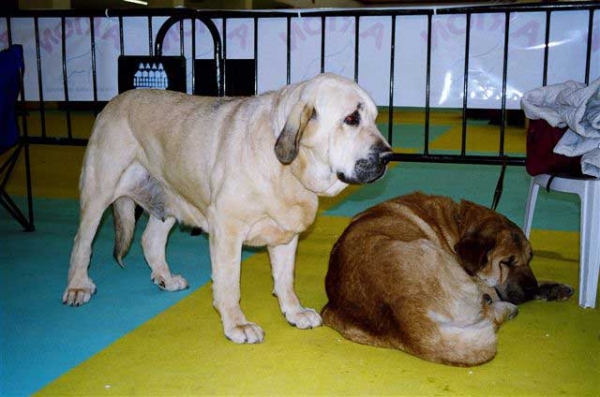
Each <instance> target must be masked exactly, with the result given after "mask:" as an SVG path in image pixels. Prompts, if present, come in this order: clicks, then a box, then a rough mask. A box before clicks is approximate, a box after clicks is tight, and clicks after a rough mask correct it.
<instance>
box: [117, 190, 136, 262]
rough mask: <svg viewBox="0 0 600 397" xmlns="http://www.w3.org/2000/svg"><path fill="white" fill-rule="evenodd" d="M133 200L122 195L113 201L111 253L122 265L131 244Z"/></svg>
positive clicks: (133, 219) (133, 217)
mask: <svg viewBox="0 0 600 397" xmlns="http://www.w3.org/2000/svg"><path fill="white" fill-rule="evenodd" d="M135 205H136V204H135V201H133V199H131V198H129V197H126V196H123V197H120V198H118V199H117V200H115V202H114V203H113V205H112V207H113V217H114V219H115V249H114V252H113V255H114V257H115V259H116V260H117V262H118V263H119V265H120V266H121V267H123V257H124V256H125V254H126V253H127V251H128V250H129V247H130V246H131V240H132V239H133V232H134V230H135Z"/></svg>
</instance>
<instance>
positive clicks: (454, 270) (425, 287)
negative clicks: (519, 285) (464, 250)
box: [322, 193, 514, 366]
mask: <svg viewBox="0 0 600 397" xmlns="http://www.w3.org/2000/svg"><path fill="white" fill-rule="evenodd" d="M461 205H462V203H461V204H457V203H455V202H453V201H452V200H451V199H449V198H445V197H438V196H427V195H424V194H422V193H415V194H411V195H408V196H404V197H399V198H397V199H394V200H390V201H388V202H385V203H382V204H380V205H377V206H375V207H373V208H371V209H369V210H367V211H365V212H363V213H361V214H359V215H358V216H356V217H355V218H354V219H353V220H352V222H351V223H350V225H349V226H348V228H347V229H346V230H345V231H344V233H343V234H342V236H341V237H340V239H339V240H338V241H337V243H336V244H335V246H334V248H333V250H332V252H331V257H330V262H329V271H328V273H327V277H326V290H327V295H328V298H329V302H328V303H327V305H326V306H325V307H324V308H323V311H322V315H323V320H324V322H325V324H327V325H329V326H330V327H332V328H334V329H336V330H337V331H339V332H340V333H341V334H342V335H343V336H345V337H346V338H348V339H350V340H353V341H355V342H358V343H363V344H369V345H375V346H380V347H390V348H397V349H400V350H404V351H406V352H409V353H411V354H413V355H416V356H418V357H421V358H424V359H426V360H429V361H434V362H441V363H446V364H452V365H460V366H471V365H478V364H482V363H485V362H487V361H489V360H491V359H492V358H493V357H494V355H495V354H496V334H495V330H496V327H497V325H498V324H499V323H500V322H502V321H504V320H505V319H506V318H507V317H508V316H510V315H511V314H514V313H511V310H510V307H511V306H512V307H514V306H513V305H511V304H510V303H506V302H495V303H494V304H489V302H486V301H485V299H484V292H483V291H484V290H485V287H484V288H482V285H481V283H478V282H477V281H475V280H474V279H473V278H472V277H471V276H470V275H469V274H468V273H467V272H466V271H465V270H464V269H463V267H462V266H461V264H460V258H458V256H457V254H456V253H455V251H454V247H455V245H456V244H457V243H458V241H459V239H460V237H461V233H463V230H462V229H461V228H462V226H461V219H462V218H461V217H462V216H463V215H462V214H461V211H462V208H461ZM496 305H499V306H496Z"/></svg>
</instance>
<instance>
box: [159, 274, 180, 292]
mask: <svg viewBox="0 0 600 397" xmlns="http://www.w3.org/2000/svg"><path fill="white" fill-rule="evenodd" d="M150 277H151V278H152V282H154V284H156V285H158V288H160V289H162V290H164V291H171V292H173V291H181V290H182V289H186V288H188V286H189V285H188V282H187V280H186V279H185V278H183V277H181V276H180V275H175V276H171V275H168V276H164V275H162V274H155V273H152V275H151V276H150Z"/></svg>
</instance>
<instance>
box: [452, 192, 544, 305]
mask: <svg viewBox="0 0 600 397" xmlns="http://www.w3.org/2000/svg"><path fill="white" fill-rule="evenodd" d="M460 208H461V211H460V215H459V220H458V223H459V225H460V227H459V233H460V238H459V241H458V243H456V245H455V246H454V250H455V252H456V253H457V255H458V256H459V258H460V262H461V265H462V266H463V268H464V269H465V271H466V272H467V273H468V274H469V275H471V276H475V277H478V278H480V279H481V280H482V281H483V282H484V283H485V284H486V285H488V286H489V287H492V288H495V289H496V291H497V293H498V295H499V296H500V299H502V300H504V301H508V302H511V303H514V304H519V303H523V302H526V301H529V300H532V299H536V298H538V296H539V294H540V290H539V286H538V281H537V280H536V278H535V276H534V275H533V271H532V270H531V268H530V267H529V262H530V261H531V258H532V256H533V253H532V249H531V244H529V241H528V240H527V238H526V237H525V234H524V233H523V231H522V230H521V229H520V228H519V227H518V226H517V225H515V224H514V223H513V222H511V221H510V220H509V219H508V218H506V217H504V216H503V215H500V214H498V213H497V212H494V211H492V210H490V209H487V208H485V207H483V206H480V205H478V204H475V203H472V202H469V201H464V200H463V201H462V202H461V204H460Z"/></svg>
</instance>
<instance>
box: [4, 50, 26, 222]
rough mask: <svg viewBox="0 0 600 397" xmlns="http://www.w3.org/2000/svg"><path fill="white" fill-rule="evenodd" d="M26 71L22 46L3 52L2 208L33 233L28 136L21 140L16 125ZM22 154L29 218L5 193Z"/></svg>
mask: <svg viewBox="0 0 600 397" xmlns="http://www.w3.org/2000/svg"><path fill="white" fill-rule="evenodd" d="M24 69H25V62H24V59H23V47H22V46H21V45H16V44H15V45H11V46H10V47H9V48H7V49H5V50H2V51H0V156H2V158H3V159H4V160H3V162H2V164H0V204H1V205H2V207H4V208H5V209H6V210H7V211H8V213H9V214H10V215H11V216H12V217H13V218H14V219H15V220H16V221H17V222H19V223H20V224H21V226H23V228H24V229H25V230H26V231H33V230H34V225H33V200H32V194H31V173H30V169H29V144H28V142H27V137H26V136H24V137H21V136H20V134H19V126H18V124H17V101H18V97H19V92H22V87H23V71H24ZM22 152H24V153H25V173H26V179H27V181H26V182H27V206H28V216H27V217H26V216H25V215H24V214H23V211H22V210H21V209H20V208H19V206H18V205H17V204H16V203H15V202H14V201H13V200H12V198H11V197H10V196H9V195H8V193H7V191H6V185H7V184H8V181H9V179H10V177H11V176H12V174H13V171H14V169H15V165H16V164H17V160H18V159H19V156H20V154H21V153H22Z"/></svg>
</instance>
